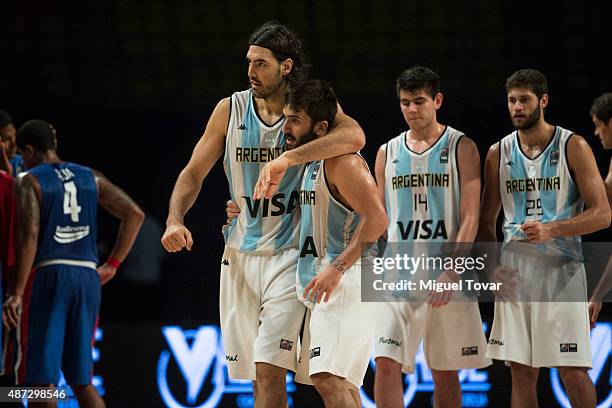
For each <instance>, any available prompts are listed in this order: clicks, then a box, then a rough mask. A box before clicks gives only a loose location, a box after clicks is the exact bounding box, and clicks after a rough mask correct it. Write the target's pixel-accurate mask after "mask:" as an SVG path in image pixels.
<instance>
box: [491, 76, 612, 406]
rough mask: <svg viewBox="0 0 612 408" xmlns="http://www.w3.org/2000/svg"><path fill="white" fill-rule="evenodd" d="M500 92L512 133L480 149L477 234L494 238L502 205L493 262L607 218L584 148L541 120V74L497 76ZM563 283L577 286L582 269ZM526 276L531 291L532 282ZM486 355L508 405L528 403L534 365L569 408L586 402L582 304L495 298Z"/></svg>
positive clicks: (539, 275)
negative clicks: (555, 383) (561, 391)
mask: <svg viewBox="0 0 612 408" xmlns="http://www.w3.org/2000/svg"><path fill="white" fill-rule="evenodd" d="M506 91H507V104H508V110H509V113H510V117H511V119H512V124H513V125H514V127H515V128H516V131H514V132H512V133H511V134H509V135H508V136H506V137H504V138H503V139H502V140H501V141H500V142H498V143H495V144H494V145H493V146H491V148H490V149H489V152H488V154H487V158H486V162H485V185H484V193H483V197H482V210H481V214H480V229H479V240H480V241H484V242H495V241H496V240H497V237H496V221H497V216H498V214H499V211H500V209H502V208H503V214H504V223H503V232H504V251H502V259H503V257H504V255H505V254H506V253H507V251H506V250H505V248H507V247H510V246H511V245H513V246H514V247H520V248H521V251H520V253H519V252H517V253H519V255H520V254H523V253H526V252H527V251H532V252H535V251H540V250H541V248H552V247H553V246H556V247H557V248H558V247H560V246H567V247H571V246H572V244H574V245H576V244H578V245H579V243H580V236H581V235H583V234H589V233H592V232H595V231H598V230H600V229H603V228H607V227H608V226H609V225H610V207H609V205H608V201H607V199H606V192H605V188H604V183H603V181H602V179H601V177H600V176H599V171H598V169H597V166H596V163H595V158H594V156H593V152H592V151H591V149H590V147H589V145H588V143H587V142H586V141H585V140H584V139H583V138H582V137H581V136H578V135H576V134H575V133H573V132H571V131H569V130H566V129H563V128H562V127H560V126H554V125H551V124H549V123H547V122H546V120H545V119H544V111H545V109H546V107H547V106H548V102H549V97H548V85H547V81H546V77H545V76H544V75H543V74H542V73H540V72H538V71H536V70H533V69H523V70H519V71H517V72H515V73H514V74H512V75H511V76H510V77H509V78H508V79H507V81H506ZM585 205H586V209H583V207H584V206H585ZM535 244H540V245H537V246H536V245H535ZM510 256H512V255H510ZM509 259H511V260H512V259H518V260H517V261H516V263H515V264H512V265H511V266H512V267H516V269H517V270H518V273H519V275H520V274H523V276H526V277H527V276H529V277H531V279H532V280H533V281H535V280H538V281H541V283H542V285H544V284H546V283H553V284H554V282H549V281H546V276H547V275H546V274H548V276H556V275H554V270H552V269H551V268H552V267H551V268H540V269H537V268H536V267H534V266H533V265H531V264H527V263H525V262H522V261H521V259H523V258H521V256H518V257H517V258H509ZM572 280H573V283H577V284H581V285H582V284H583V283H584V281H585V276H584V269H582V270H578V271H577V272H576V273H574V274H573V275H572ZM526 282H529V284H530V285H531V286H530V289H534V285H533V284H532V281H530V280H527V281H526ZM570 284H572V282H570V283H568V284H567V285H568V286H569V285H570ZM583 288H584V291H583V292H584V295H585V296H586V287H585V285H584V286H583ZM532 293H535V292H532ZM538 300H539V298H538ZM487 356H488V357H491V358H494V359H498V360H504V361H506V364H508V365H509V366H510V369H511V374H512V397H511V400H512V406H513V407H537V406H538V402H537V392H536V390H537V378H538V371H539V368H540V367H557V368H558V369H559V374H560V376H561V379H562V381H563V384H564V386H565V389H566V390H567V394H568V396H569V399H570V401H571V404H572V406H576V407H595V405H596V396H595V388H594V387H593V383H592V381H591V378H590V377H589V374H588V368H589V367H591V366H592V362H591V350H590V341H589V315H588V310H587V303H586V302H585V301H568V302H553V301H548V302H545V301H542V302H534V301H530V300H526V301H520V302H519V301H512V302H500V301H499V300H498V301H496V303H495V318H494V322H493V327H492V329H491V335H490V338H489V345H488V350H487Z"/></svg>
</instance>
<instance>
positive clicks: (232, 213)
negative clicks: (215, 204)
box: [225, 200, 240, 225]
mask: <svg viewBox="0 0 612 408" xmlns="http://www.w3.org/2000/svg"><path fill="white" fill-rule="evenodd" d="M225 204H226V205H227V207H226V208H225V213H226V214H227V222H226V223H225V224H226V225H230V224H231V223H232V218H238V216H239V215H240V207H238V204H236V203H235V202H233V201H232V200H227V202H226V203H225Z"/></svg>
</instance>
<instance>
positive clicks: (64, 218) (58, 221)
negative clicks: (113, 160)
mask: <svg viewBox="0 0 612 408" xmlns="http://www.w3.org/2000/svg"><path fill="white" fill-rule="evenodd" d="M29 173H30V174H32V175H33V176H34V177H36V179H37V180H38V182H39V184H40V189H41V193H42V194H41V202H40V231H39V235H38V250H37V252H36V261H35V262H36V263H39V262H42V261H48V260H55V259H69V260H77V261H91V262H95V263H97V262H98V255H97V248H96V236H97V209H98V189H97V186H96V181H95V178H94V174H93V171H92V170H91V169H90V168H88V167H84V166H80V165H78V164H74V163H69V162H62V163H53V164H49V163H44V164H41V165H38V166H36V167H34V168H32V169H31V170H29Z"/></svg>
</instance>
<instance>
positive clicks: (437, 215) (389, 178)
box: [384, 126, 463, 242]
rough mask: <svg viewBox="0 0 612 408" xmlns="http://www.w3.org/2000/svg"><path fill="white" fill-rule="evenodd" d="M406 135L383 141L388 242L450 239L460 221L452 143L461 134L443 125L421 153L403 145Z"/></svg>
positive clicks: (456, 230) (453, 235) (454, 146)
mask: <svg viewBox="0 0 612 408" xmlns="http://www.w3.org/2000/svg"><path fill="white" fill-rule="evenodd" d="M407 136H408V135H407V132H402V133H401V134H400V135H399V136H396V137H395V138H393V139H391V140H389V142H387V144H386V145H385V146H384V149H385V155H386V159H385V207H386V210H387V215H388V217H389V226H388V227H387V238H388V241H389V242H406V241H408V242H412V241H446V240H449V241H453V240H454V239H455V237H456V236H457V232H458V231H459V226H460V221H461V220H460V211H459V210H460V194H459V170H458V168H457V145H458V143H459V140H460V139H461V137H462V136H463V134H462V133H461V132H459V131H457V130H455V129H453V128H451V127H450V126H447V127H446V129H445V130H444V132H443V133H442V135H441V136H440V138H439V139H438V140H437V141H436V142H435V143H434V144H433V145H432V146H431V147H430V148H429V149H427V150H426V151H424V152H422V153H416V152H414V151H412V150H410V149H409V148H408V145H407V144H406V138H407Z"/></svg>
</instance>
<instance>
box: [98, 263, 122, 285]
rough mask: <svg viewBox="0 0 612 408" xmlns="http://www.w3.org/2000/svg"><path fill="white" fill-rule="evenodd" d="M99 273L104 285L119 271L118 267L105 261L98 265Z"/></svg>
mask: <svg viewBox="0 0 612 408" xmlns="http://www.w3.org/2000/svg"><path fill="white" fill-rule="evenodd" d="M97 271H98V275H100V284H101V285H104V284H105V283H106V282H108V281H109V280H111V279H113V277H114V276H115V274H116V273H117V268H113V267H112V266H110V265H109V264H107V263H105V264H103V265H100V266H98V269H97Z"/></svg>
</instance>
